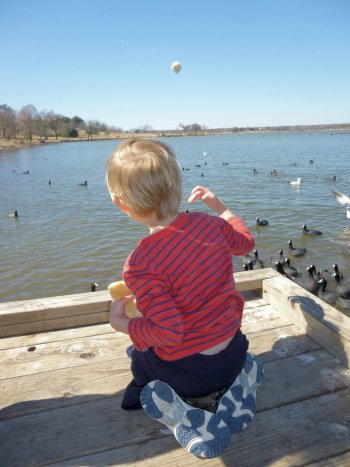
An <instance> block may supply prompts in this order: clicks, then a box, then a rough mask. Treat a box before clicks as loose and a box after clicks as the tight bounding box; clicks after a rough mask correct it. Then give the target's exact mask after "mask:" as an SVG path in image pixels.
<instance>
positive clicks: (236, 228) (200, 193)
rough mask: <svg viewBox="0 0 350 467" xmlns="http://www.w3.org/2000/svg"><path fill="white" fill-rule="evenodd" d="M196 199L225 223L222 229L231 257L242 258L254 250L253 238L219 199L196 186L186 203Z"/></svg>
mask: <svg viewBox="0 0 350 467" xmlns="http://www.w3.org/2000/svg"><path fill="white" fill-rule="evenodd" d="M196 199H199V200H201V201H203V203H205V204H206V205H207V206H208V207H209V208H210V209H212V210H213V211H215V212H216V214H217V215H218V216H219V217H221V218H223V219H225V221H227V223H225V226H224V227H223V233H224V235H225V237H226V239H227V242H228V244H229V246H230V248H231V252H232V254H233V255H236V256H243V255H245V254H247V253H249V252H250V251H251V250H252V249H253V248H254V246H255V242H254V238H253V236H252V234H251V233H250V232H249V230H248V229H247V227H246V226H245V224H244V222H243V221H242V219H241V218H240V217H238V216H236V215H235V214H233V213H232V212H231V211H230V210H229V209H228V208H227V207H226V205H225V204H224V203H223V201H221V199H220V198H218V197H217V196H216V195H214V193H212V192H211V191H210V190H209V189H208V188H206V187H203V186H196V187H195V188H193V190H192V193H191V196H190V197H189V198H188V202H189V203H193V201H195V200H196Z"/></svg>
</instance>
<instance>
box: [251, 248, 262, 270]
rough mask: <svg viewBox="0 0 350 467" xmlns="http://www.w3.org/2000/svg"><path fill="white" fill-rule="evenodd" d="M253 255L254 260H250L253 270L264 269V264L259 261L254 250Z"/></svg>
mask: <svg viewBox="0 0 350 467" xmlns="http://www.w3.org/2000/svg"><path fill="white" fill-rule="evenodd" d="M253 254H254V258H253V260H252V263H253V269H262V268H263V267H264V262H263V261H261V259H260V258H259V253H258V250H254V252H253Z"/></svg>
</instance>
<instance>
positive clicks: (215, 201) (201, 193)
mask: <svg viewBox="0 0 350 467" xmlns="http://www.w3.org/2000/svg"><path fill="white" fill-rule="evenodd" d="M196 199H200V200H201V201H203V203H204V204H206V205H207V206H208V208H210V209H212V210H213V211H215V212H216V214H217V215H218V216H220V217H222V218H223V219H226V220H227V219H228V218H230V217H231V216H233V214H232V212H231V211H230V210H229V209H228V208H227V207H226V205H225V204H224V203H223V201H221V199H220V198H218V197H217V196H216V195H214V193H212V192H211V191H210V190H209V189H208V188H206V187H204V186H199V185H198V186H196V187H195V188H193V190H192V193H191V196H190V197H189V198H188V202H189V203H190V204H192V203H193V201H195V200H196Z"/></svg>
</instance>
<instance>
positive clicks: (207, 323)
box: [123, 212, 254, 360]
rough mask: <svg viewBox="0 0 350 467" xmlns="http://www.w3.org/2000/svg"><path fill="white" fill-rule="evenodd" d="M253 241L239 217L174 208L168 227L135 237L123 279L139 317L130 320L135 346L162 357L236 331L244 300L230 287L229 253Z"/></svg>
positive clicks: (177, 354) (196, 350) (210, 344)
mask: <svg viewBox="0 0 350 467" xmlns="http://www.w3.org/2000/svg"><path fill="white" fill-rule="evenodd" d="M253 248H254V239H253V237H252V235H251V234H250V232H249V231H248V229H247V228H246V226H245V225H244V223H243V221H242V220H241V219H240V218H239V217H237V216H234V215H232V217H230V218H229V219H228V220H227V221H226V220H224V219H222V218H221V217H218V216H213V215H209V214H205V213H195V212H194V213H180V214H179V216H178V217H177V218H176V219H175V221H174V222H172V223H171V224H170V225H169V226H167V227H165V228H164V229H162V230H160V231H158V232H156V233H154V234H152V235H150V236H149V237H146V238H144V239H142V240H141V241H140V243H139V245H138V246H137V247H136V249H135V250H134V251H133V252H132V253H131V254H130V255H129V257H128V259H127V261H126V263H125V265H124V271H123V278H124V280H125V282H126V284H127V286H128V287H129V289H130V290H131V291H132V293H133V295H134V296H135V297H136V302H137V308H138V309H139V311H140V312H141V313H142V315H143V317H142V318H133V319H131V320H130V321H129V328H128V330H129V335H130V338H131V340H132V342H133V344H134V345H135V347H136V349H137V350H144V349H147V348H149V347H154V350H155V352H156V354H157V355H158V356H159V357H160V358H161V359H163V360H178V359H180V358H183V357H187V356H189V355H193V354H196V353H199V352H202V351H204V350H206V349H209V348H210V347H213V346H214V345H217V344H219V343H220V342H222V341H224V340H226V339H228V338H229V337H232V336H234V335H235V333H236V331H237V329H238V328H239V327H240V326H241V321H242V312H243V306H244V300H243V298H242V296H241V295H240V294H239V293H238V291H237V290H236V289H235V282H234V277H233V262H232V255H235V256H242V255H245V254H247V253H249V252H250V251H251V250H252V249H253Z"/></svg>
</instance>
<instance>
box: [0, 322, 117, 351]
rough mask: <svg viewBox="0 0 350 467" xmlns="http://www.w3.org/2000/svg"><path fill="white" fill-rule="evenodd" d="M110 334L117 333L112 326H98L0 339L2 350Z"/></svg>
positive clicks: (0, 348)
mask: <svg viewBox="0 0 350 467" xmlns="http://www.w3.org/2000/svg"><path fill="white" fill-rule="evenodd" d="M110 333H115V330H114V329H113V328H112V327H111V326H110V324H96V325H91V326H82V327H78V328H69V329H63V330H57V331H47V332H42V333H37V334H26V335H19V336H12V337H3V338H1V339H0V350H5V349H12V348H17V347H32V346H33V345H37V344H45V343H48V342H59V341H65V340H70V339H77V338H79V337H84V336H85V337H88V336H98V335H103V334H110Z"/></svg>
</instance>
